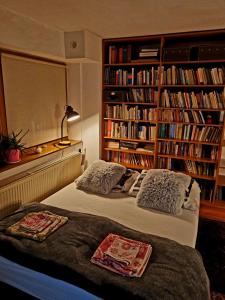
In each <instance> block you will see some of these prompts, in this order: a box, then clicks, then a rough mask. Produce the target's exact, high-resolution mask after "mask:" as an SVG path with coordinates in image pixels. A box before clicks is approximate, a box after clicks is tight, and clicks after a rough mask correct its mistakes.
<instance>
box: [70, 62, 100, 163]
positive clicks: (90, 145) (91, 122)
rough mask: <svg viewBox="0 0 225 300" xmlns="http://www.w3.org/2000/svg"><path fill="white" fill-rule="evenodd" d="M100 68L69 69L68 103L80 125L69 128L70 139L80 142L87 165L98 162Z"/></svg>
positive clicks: (85, 65) (80, 66)
mask: <svg viewBox="0 0 225 300" xmlns="http://www.w3.org/2000/svg"><path fill="white" fill-rule="evenodd" d="M100 78H101V64H100V63H83V64H69V65H68V103H69V104H71V105H72V106H73V107H74V109H75V110H77V111H78V112H79V113H80V115H81V119H80V121H77V122H74V123H71V124H70V126H69V138H71V139H81V140H82V141H83V148H84V149H86V160H87V163H88V164H90V163H91V162H92V161H94V160H95V159H98V158H99V143H100V141H99V134H100V126H99V125H100V119H101V115H100V114H101V112H100V111H101V105H100V103H101V80H100Z"/></svg>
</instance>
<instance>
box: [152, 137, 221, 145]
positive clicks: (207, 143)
mask: <svg viewBox="0 0 225 300" xmlns="http://www.w3.org/2000/svg"><path fill="white" fill-rule="evenodd" d="M158 141H170V142H178V143H191V144H202V145H211V146H219V143H210V142H201V141H195V140H181V139H168V138H158Z"/></svg>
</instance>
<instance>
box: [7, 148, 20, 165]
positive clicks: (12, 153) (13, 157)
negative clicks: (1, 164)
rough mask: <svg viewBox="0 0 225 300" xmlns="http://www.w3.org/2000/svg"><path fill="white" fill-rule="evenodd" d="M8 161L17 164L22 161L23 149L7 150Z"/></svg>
mask: <svg viewBox="0 0 225 300" xmlns="http://www.w3.org/2000/svg"><path fill="white" fill-rule="evenodd" d="M5 154H6V162H7V163H8V164H15V163H17V162H19V161H21V151H20V149H10V150H7V151H6V153H5Z"/></svg>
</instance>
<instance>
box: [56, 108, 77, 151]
mask: <svg viewBox="0 0 225 300" xmlns="http://www.w3.org/2000/svg"><path fill="white" fill-rule="evenodd" d="M65 108H66V110H65V115H64V116H63V119H62V122H61V141H60V142H59V145H61V146H67V145H70V144H71V142H70V141H68V140H67V141H63V122H64V120H65V118H66V119H67V121H68V122H72V121H75V120H78V119H79V118H80V115H79V114H78V112H76V111H74V110H73V108H72V106H70V105H66V106H65Z"/></svg>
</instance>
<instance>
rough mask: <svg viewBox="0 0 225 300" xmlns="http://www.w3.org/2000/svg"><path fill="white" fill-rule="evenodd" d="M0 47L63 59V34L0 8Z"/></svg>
mask: <svg viewBox="0 0 225 300" xmlns="http://www.w3.org/2000/svg"><path fill="white" fill-rule="evenodd" d="M0 20H1V21H0V45H1V46H4V47H8V48H14V47H15V48H17V49H18V50H19V49H20V50H21V51H23V50H24V51H26V52H33V53H39V54H40V55H41V54H48V55H54V56H61V57H65V50H64V33H63V32H62V31H58V30H54V29H52V28H49V27H46V26H44V25H42V24H40V23H38V22H35V21H33V20H31V19H29V18H26V17H23V16H21V15H18V14H14V13H13V12H11V11H8V10H6V9H2V8H1V7H0Z"/></svg>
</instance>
